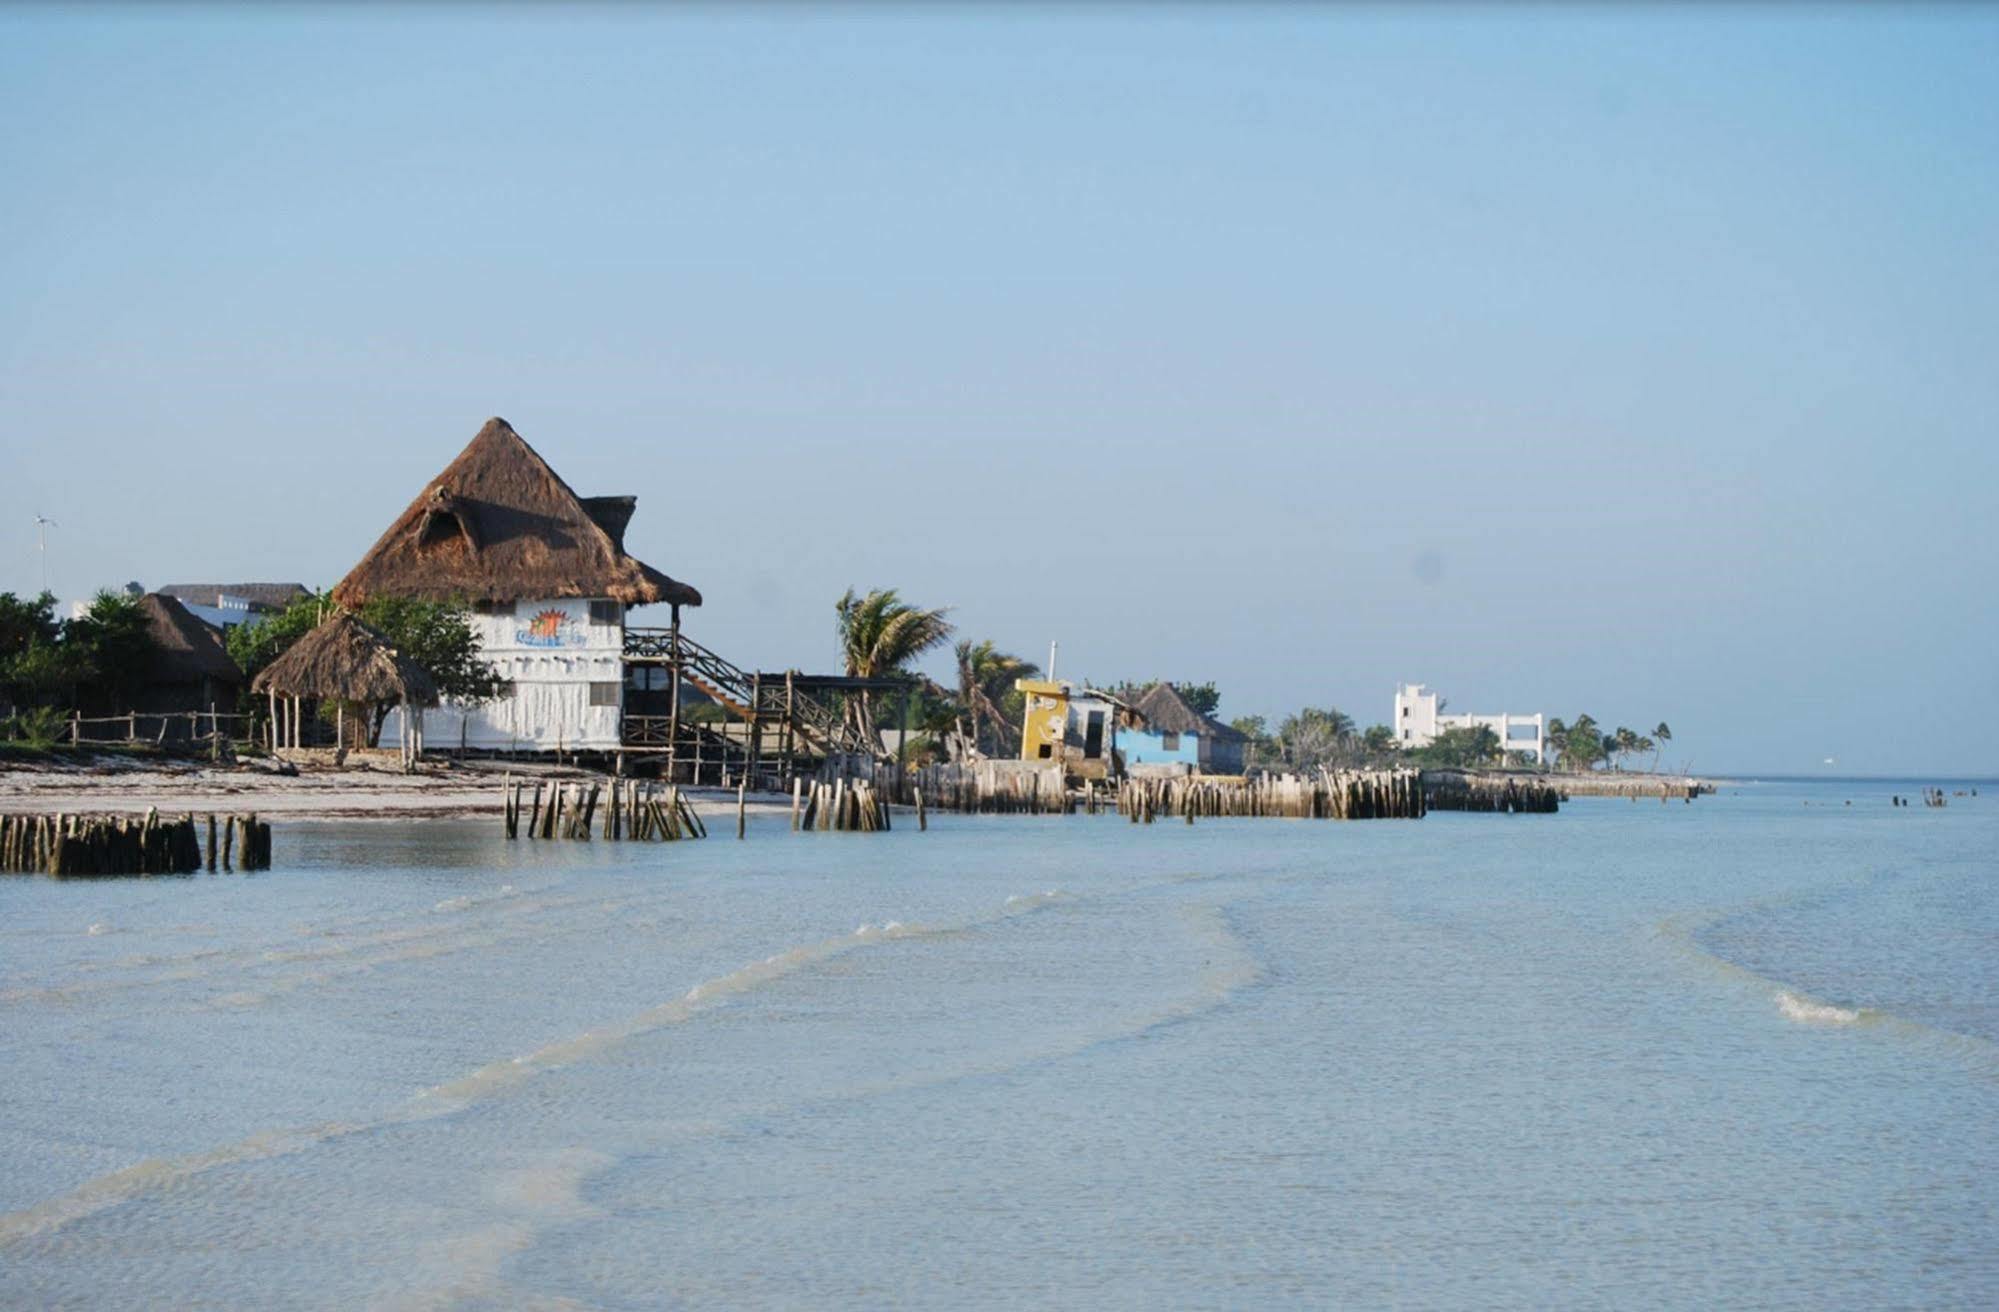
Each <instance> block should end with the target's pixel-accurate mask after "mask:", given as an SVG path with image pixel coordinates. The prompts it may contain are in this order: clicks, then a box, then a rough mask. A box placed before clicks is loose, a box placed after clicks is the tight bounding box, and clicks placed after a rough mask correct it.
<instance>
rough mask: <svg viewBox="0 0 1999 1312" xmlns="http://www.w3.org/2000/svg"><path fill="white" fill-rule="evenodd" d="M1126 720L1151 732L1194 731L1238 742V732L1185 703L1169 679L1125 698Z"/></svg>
mask: <svg viewBox="0 0 1999 1312" xmlns="http://www.w3.org/2000/svg"><path fill="white" fill-rule="evenodd" d="M1126 703H1127V706H1128V708H1129V710H1128V716H1129V722H1130V723H1131V724H1132V727H1134V728H1142V729H1150V730H1151V731H1152V732H1154V733H1194V734H1200V735H1202V736H1203V737H1212V738H1213V740H1214V741H1216V742H1241V741H1243V736H1242V733H1241V732H1240V731H1239V730H1237V729H1235V728H1233V727H1231V726H1229V725H1226V724H1223V723H1222V722H1221V721H1220V720H1217V719H1215V718H1214V717H1212V716H1207V715H1203V714H1201V713H1200V712H1199V711H1197V710H1195V709H1194V708H1193V707H1192V706H1189V705H1188V704H1187V699H1186V698H1185V697H1182V696H1181V695H1180V690H1179V689H1178V688H1175V687H1174V686H1173V685H1172V684H1170V683H1155V684H1153V685H1152V686H1151V687H1150V688H1147V689H1146V690H1145V691H1144V692H1143V693H1141V694H1140V695H1139V696H1137V697H1136V698H1127V699H1126Z"/></svg>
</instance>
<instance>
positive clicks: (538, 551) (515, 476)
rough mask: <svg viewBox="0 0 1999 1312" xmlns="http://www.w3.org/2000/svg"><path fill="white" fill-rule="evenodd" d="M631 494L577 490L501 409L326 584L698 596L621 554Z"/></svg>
mask: <svg viewBox="0 0 1999 1312" xmlns="http://www.w3.org/2000/svg"><path fill="white" fill-rule="evenodd" d="M637 504H638V498H636V497H588V498H585V497H579V496H577V495H576V493H575V492H574V491H573V490H571V488H570V486H569V485H568V484H567V483H565V482H563V481H562V479H561V478H560V477H558V476H557V474H556V472H555V471H554V470H553V469H550V468H549V467H548V462H547V461H545V460H543V459H542V458H541V456H540V455H538V454H537V453H536V452H535V449H534V448H533V447H531V446H529V445H528V444H527V442H526V441H524V440H523V439H522V437H521V435H520V434H519V433H516V432H515V431H514V430H513V427H512V425H510V424H508V423H507V421H506V420H504V419H489V420H487V421H486V426H485V427H484V428H482V429H480V430H479V434H478V436H477V437H474V438H473V439H472V442H471V444H470V445H469V446H467V447H466V448H465V449H464V450H463V451H461V452H459V453H458V458H457V459H456V460H453V461H452V462H451V463H450V464H449V465H446V466H445V468H444V472H443V473H441V474H439V475H438V476H437V477H436V478H434V479H432V480H431V483H430V486H428V487H427V488H425V489H424V491H423V492H422V494H421V495H419V496H418V497H417V499H416V500H415V501H412V502H411V503H410V504H409V508H408V509H406V510H404V511H403V513H402V514H401V515H400V516H399V517H398V518H397V519H396V522H395V523H393V524H391V525H390V526H389V531H388V532H386V533H384V534H382V537H381V540H380V541H378V542H377V543H375V545H374V547H373V548H371V549H370V550H369V552H368V554H367V555H366V556H364V557H362V559H361V563H360V564H358V565H356V566H355V567H354V568H353V569H352V570H351V571H349V573H348V575H347V577H346V578H344V579H342V580H341V581H340V583H339V584H338V586H336V587H335V588H334V589H333V597H334V600H336V601H338V602H339V603H340V604H341V605H343V606H349V607H358V606H360V605H362V604H363V603H365V602H366V601H367V600H368V599H369V598H371V597H378V596H390V597H419V598H423V599H425V600H429V601H454V600H460V599H462V600H465V601H470V602H514V601H524V600H525V601H535V600H541V599H544V598H546V599H554V598H560V597H607V598H609V599H611V600H613V601H619V602H623V603H624V604H626V605H628V606H642V605H646V604H648V603H650V602H657V601H666V602H672V603H674V604H675V605H681V606H698V605H700V604H701V594H700V593H699V592H697V591H695V590H694V589H693V588H691V587H689V586H688V585H687V584H685V583H680V582H676V581H675V580H673V579H670V578H668V577H667V576H666V575H664V574H662V573H660V572H659V571H658V570H656V569H654V568H653V567H652V566H650V565H647V564H645V563H644V562H643V561H638V560H634V559H633V558H632V557H630V556H628V555H626V554H625V525H626V524H627V523H628V522H629V521H630V520H631V517H632V511H633V509H634V508H635V507H636V505H637Z"/></svg>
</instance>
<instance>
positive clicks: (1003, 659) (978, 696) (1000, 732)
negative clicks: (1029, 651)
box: [957, 638, 1041, 754]
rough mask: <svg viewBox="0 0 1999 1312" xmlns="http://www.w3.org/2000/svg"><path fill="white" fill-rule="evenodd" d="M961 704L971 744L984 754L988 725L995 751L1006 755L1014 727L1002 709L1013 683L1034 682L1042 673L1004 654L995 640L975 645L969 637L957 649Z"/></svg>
mask: <svg viewBox="0 0 1999 1312" xmlns="http://www.w3.org/2000/svg"><path fill="white" fill-rule="evenodd" d="M957 656H958V705H959V706H960V707H961V708H962V709H963V712H964V714H965V716H966V717H967V718H968V719H970V720H971V723H972V745H973V746H974V747H977V748H978V749H979V750H981V751H984V750H985V746H986V739H985V737H984V735H983V734H981V733H980V729H981V727H982V726H983V725H985V724H988V723H989V724H991V725H992V727H993V739H992V743H993V750H994V751H995V752H996V753H1002V754H1003V753H1004V752H1005V751H1006V750H1007V744H1008V740H1009V739H1010V738H1011V736H1012V730H1013V728H1014V727H1015V726H1014V725H1013V724H1012V723H1011V722H1010V721H1009V720H1008V719H1007V717H1006V713H1005V712H1004V711H1002V710H1001V709H1000V703H1001V702H1002V701H1004V700H1005V698H1006V695H1007V693H1008V692H1010V691H1012V689H1013V684H1014V680H1016V679H1031V678H1033V677H1034V676H1035V675H1036V674H1039V673H1040V672H1041V667H1040V666H1038V665H1036V664H1035V663H1034V662H1033V661H1029V660H1022V659H1021V658H1020V657H1018V656H1015V655H1014V654H1012V653H1011V652H1004V651H1001V650H1000V649H999V648H998V647H997V646H996V645H995V644H994V643H993V640H992V639H990V638H987V639H986V640H985V641H983V642H973V641H972V640H971V639H969V638H967V639H965V640H963V641H961V642H960V643H959V644H958V647H957Z"/></svg>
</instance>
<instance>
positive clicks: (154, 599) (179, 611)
mask: <svg viewBox="0 0 1999 1312" xmlns="http://www.w3.org/2000/svg"><path fill="white" fill-rule="evenodd" d="M139 609H140V610H142V611H144V612H145V614H146V630H147V632H148V633H149V634H150V635H151V636H152V639H153V646H154V647H156V648H158V652H159V654H158V655H157V656H156V657H155V658H154V660H153V664H152V667H151V668H150V669H149V670H148V671H147V680H146V681H147V682H148V683H149V684H200V683H202V682H203V681H207V682H209V683H212V684H214V685H218V686H222V687H227V688H230V689H232V692H231V694H230V696H231V698H232V699H233V698H234V695H235V694H234V692H233V689H235V688H238V687H240V686H242V683H243V671H242V670H241V668H239V667H238V666H237V664H236V662H235V661H234V660H232V659H230V656H229V649H228V647H226V646H224V645H223V642H222V635H221V634H220V633H217V632H216V631H215V630H214V629H212V628H210V627H209V626H208V625H207V624H204V623H203V622H202V621H201V620H200V619H198V618H196V617H195V616H194V614H193V613H192V612H190V611H189V610H188V608H187V607H185V606H183V605H181V604H180V602H179V601H177V600H176V599H174V598H173V597H168V596H162V595H161V594H160V593H157V592H149V593H147V594H146V595H145V596H143V597H141V598H139Z"/></svg>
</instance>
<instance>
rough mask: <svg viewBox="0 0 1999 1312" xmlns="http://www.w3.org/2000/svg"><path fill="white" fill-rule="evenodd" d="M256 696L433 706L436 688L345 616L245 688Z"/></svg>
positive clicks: (387, 644)
mask: <svg viewBox="0 0 1999 1312" xmlns="http://www.w3.org/2000/svg"><path fill="white" fill-rule="evenodd" d="M250 688H251V691H253V692H257V693H275V694H277V695H278V696H280V697H311V698H316V699H319V700H321V701H327V700H331V701H341V702H361V703H367V704H371V705H373V704H379V703H382V702H401V701H405V700H406V701H408V702H409V703H410V704H411V705H412V706H435V705H437V684H436V683H435V682H434V681H432V679H431V677H430V675H429V673H427V672H426V671H425V670H424V668H423V667H422V666H420V665H418V664H417V663H416V662H415V661H412V660H411V659H410V658H409V657H407V656H404V655H402V654H401V653H400V652H398V651H397V650H396V649H395V647H394V646H393V645H391V643H390V642H389V640H388V639H387V638H385V637H383V636H382V634H381V633H380V632H379V631H378V630H376V629H374V628H371V627H370V626H368V625H366V624H363V623H362V622H361V621H360V620H358V619H356V618H354V616H352V615H350V614H348V613H347V612H345V611H342V612H340V613H339V614H337V615H335V616H334V617H333V618H332V619H330V620H327V621H326V622H325V623H323V624H321V625H320V626H319V627H318V628H316V629H314V630H313V631H312V632H310V633H308V634H306V635H305V636H304V637H303V638H300V639H299V640H298V641H297V642H295V643H293V644H292V645H291V649H290V650H289V651H287V652H285V654H284V655H282V656H280V657H278V658H277V659H276V660H274V661H272V662H271V663H270V664H269V665H267V666H265V667H264V669H263V670H262V671H261V672H260V673H259V674H258V675H257V678H256V680H255V681H254V682H253V683H252V684H251V685H250Z"/></svg>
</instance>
